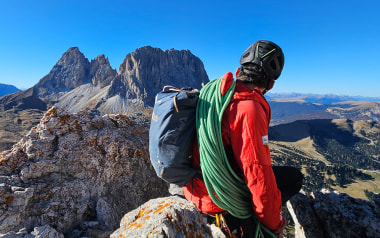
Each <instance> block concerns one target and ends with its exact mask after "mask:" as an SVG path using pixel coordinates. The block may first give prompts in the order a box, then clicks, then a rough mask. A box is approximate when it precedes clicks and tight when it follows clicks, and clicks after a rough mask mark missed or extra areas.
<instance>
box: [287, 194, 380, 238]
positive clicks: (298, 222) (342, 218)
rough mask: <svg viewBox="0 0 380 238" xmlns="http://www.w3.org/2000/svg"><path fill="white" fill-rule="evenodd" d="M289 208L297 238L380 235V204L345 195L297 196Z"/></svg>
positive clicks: (288, 204)
mask: <svg viewBox="0 0 380 238" xmlns="http://www.w3.org/2000/svg"><path fill="white" fill-rule="evenodd" d="M376 201H377V200H376ZM287 207H288V210H289V212H290V213H291V215H292V217H293V220H294V222H295V230H296V237H306V238H315V237H327V238H329V237H345V238H351V237H352V238H353V237H357V238H359V237H360V238H362V237H379V234H380V207H379V204H378V203H373V202H369V201H366V200H362V199H355V198H352V197H350V196H348V195H347V194H344V193H342V194H339V193H337V192H328V191H321V192H314V193H312V194H311V196H306V195H303V194H297V195H296V196H294V197H293V198H292V199H291V200H290V201H289V202H288V203H287Z"/></svg>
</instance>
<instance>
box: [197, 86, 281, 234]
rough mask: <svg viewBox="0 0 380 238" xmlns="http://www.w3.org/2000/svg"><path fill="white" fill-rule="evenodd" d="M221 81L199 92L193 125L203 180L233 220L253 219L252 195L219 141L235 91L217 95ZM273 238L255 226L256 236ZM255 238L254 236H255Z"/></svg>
mask: <svg viewBox="0 0 380 238" xmlns="http://www.w3.org/2000/svg"><path fill="white" fill-rule="evenodd" d="M221 81H222V79H215V80H213V81H211V82H209V83H208V84H206V85H205V86H204V87H203V88H202V90H201V91H200V95H199V99H198V105H197V114H196V124H197V136H198V144H199V153H200V163H201V169H202V174H203V179H204V182H205V185H206V188H207V191H208V193H209V195H210V197H211V199H212V201H213V202H214V203H215V204H216V205H217V206H218V207H220V208H222V209H224V210H226V211H228V212H229V213H231V214H232V215H233V216H235V217H238V218H241V219H246V218H250V217H253V216H254V211H253V209H252V204H251V193H250V191H249V189H248V187H247V186H246V184H245V182H244V180H243V179H241V178H240V177H239V176H237V175H236V173H235V172H234V171H233V169H232V168H231V166H230V164H229V162H228V158H227V155H226V153H225V150H224V146H223V141H222V129H221V125H222V117H223V113H224V111H225V109H226V107H227V106H228V104H229V102H230V100H231V98H232V95H233V93H234V91H235V85H236V83H235V81H234V82H233V83H232V85H231V86H230V88H229V89H228V91H227V93H226V94H225V95H221V93H220V85H221ZM263 231H265V232H266V233H268V234H270V235H271V236H272V237H275V236H274V235H273V234H272V233H271V232H270V230H269V229H267V228H266V227H265V226H263V225H262V224H261V223H260V222H257V227H256V233H257V234H262V233H263ZM256 237H257V236H256Z"/></svg>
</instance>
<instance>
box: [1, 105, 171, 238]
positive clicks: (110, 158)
mask: <svg viewBox="0 0 380 238" xmlns="http://www.w3.org/2000/svg"><path fill="white" fill-rule="evenodd" d="M146 128H147V126H146V125H142V124H137V123H136V122H135V121H133V120H131V119H129V118H128V117H126V116H122V115H107V116H98V115H89V114H88V113H79V114H72V115H71V114H62V113H60V112H59V111H58V110H57V109H56V108H52V109H50V110H49V111H48V112H47V113H46V114H45V115H44V117H43V118H42V119H41V122H40V124H39V125H37V126H36V127H34V128H33V129H32V130H31V131H30V132H29V134H28V135H26V136H25V137H24V138H22V139H21V140H20V141H19V142H18V143H17V144H16V145H14V146H13V148H12V149H11V150H9V151H4V152H2V153H0V234H9V235H12V234H25V233H26V234H27V235H28V236H29V235H31V232H34V228H38V227H40V228H38V229H37V231H35V232H39V231H40V232H42V230H41V229H42V228H41V227H44V226H46V225H48V226H50V227H51V228H52V229H54V230H55V231H56V232H58V233H57V234H63V235H65V237H81V236H90V237H107V235H108V236H109V234H110V233H111V232H112V231H114V230H115V229H116V228H117V227H118V224H119V222H120V219H121V218H122V216H123V215H124V214H126V213H127V212H129V211H131V210H132V209H135V208H136V207H138V206H139V205H140V204H143V203H144V202H146V201H148V200H149V199H151V198H155V197H160V196H166V195H168V185H167V184H166V183H165V182H163V181H162V180H161V179H159V178H158V177H157V176H156V174H155V172H154V170H153V168H152V166H151V164H150V161H149V156H148V130H147V129H146ZM45 230H46V229H45ZM46 232H48V231H47V230H46ZM50 232H52V231H50ZM90 234H91V235H90ZM27 235H25V237H27ZM18 237H24V236H18ZM57 237H59V236H57Z"/></svg>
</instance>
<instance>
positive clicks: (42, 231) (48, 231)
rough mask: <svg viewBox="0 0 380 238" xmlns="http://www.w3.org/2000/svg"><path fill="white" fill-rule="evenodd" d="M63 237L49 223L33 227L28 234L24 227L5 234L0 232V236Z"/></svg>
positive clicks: (0, 237) (25, 237)
mask: <svg viewBox="0 0 380 238" xmlns="http://www.w3.org/2000/svg"><path fill="white" fill-rule="evenodd" d="M20 237H24V238H64V235H63V234H62V233H59V232H58V231H56V230H55V229H54V228H51V227H50V226H49V225H45V226H40V227H35V228H34V230H33V231H32V232H31V233H30V234H28V232H27V230H26V229H25V228H23V229H21V230H19V231H18V232H14V231H11V232H8V233H7V234H0V238H20Z"/></svg>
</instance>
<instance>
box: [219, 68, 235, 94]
mask: <svg viewBox="0 0 380 238" xmlns="http://www.w3.org/2000/svg"><path fill="white" fill-rule="evenodd" d="M233 82H234V76H233V75H232V73H230V72H229V73H226V74H225V75H224V76H223V78H222V82H221V84H220V93H221V94H222V96H224V95H225V94H226V93H227V91H228V88H229V87H230V86H231V84H232V83H233Z"/></svg>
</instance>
